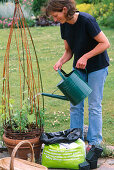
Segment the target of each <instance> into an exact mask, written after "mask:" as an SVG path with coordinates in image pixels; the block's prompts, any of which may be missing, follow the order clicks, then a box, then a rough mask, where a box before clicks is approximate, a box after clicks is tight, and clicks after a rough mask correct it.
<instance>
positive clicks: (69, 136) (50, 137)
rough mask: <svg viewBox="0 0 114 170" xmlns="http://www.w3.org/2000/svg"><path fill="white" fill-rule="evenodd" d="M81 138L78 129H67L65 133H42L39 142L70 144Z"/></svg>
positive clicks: (80, 132)
mask: <svg viewBox="0 0 114 170" xmlns="http://www.w3.org/2000/svg"><path fill="white" fill-rule="evenodd" d="M81 137H82V131H81V129H80V128H73V129H67V130H65V131H59V132H52V133H45V132H44V133H42V135H41V137H40V141H41V142H42V143H44V144H54V143H71V142H74V141H76V140H77V139H78V138H81Z"/></svg>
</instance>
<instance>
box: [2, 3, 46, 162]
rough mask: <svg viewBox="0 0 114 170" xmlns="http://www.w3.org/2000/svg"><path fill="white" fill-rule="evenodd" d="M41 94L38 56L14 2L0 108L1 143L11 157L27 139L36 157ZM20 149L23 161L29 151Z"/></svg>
mask: <svg viewBox="0 0 114 170" xmlns="http://www.w3.org/2000/svg"><path fill="white" fill-rule="evenodd" d="M13 33H14V34H13ZM13 35H14V36H13ZM14 47H16V48H14ZM30 47H32V49H31V50H30ZM40 92H43V86H42V79H41V72H40V68H39V62H38V57H37V54H36V50H35V46H34V43H33V39H32V36H31V33H30V30H29V28H28V26H27V24H26V20H25V18H24V15H23V12H22V10H21V7H20V4H19V1H18V0H15V10H14V16H13V20H12V24H11V28H10V33H9V38H8V43H7V48H6V53H5V57H4V65H3V88H2V104H1V107H0V119H1V126H2V127H3V128H2V127H1V128H2V129H4V132H3V141H4V143H5V145H6V146H7V148H8V151H9V153H10V154H11V152H12V150H13V148H14V147H15V145H16V144H18V143H19V142H20V141H21V140H29V141H30V142H31V143H32V145H33V148H34V151H35V158H36V159H38V158H39V154H40V150H41V143H40V141H39V138H40V135H41V133H42V131H43V125H44V98H43V96H39V95H38V93H40ZM24 149H25V150H24ZM20 150H21V151H18V153H17V155H18V157H20V158H23V159H26V158H27V156H26V155H27V154H25V156H24V153H26V152H28V146H25V145H23V146H22V147H21V148H20Z"/></svg>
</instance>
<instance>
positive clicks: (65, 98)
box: [41, 93, 68, 100]
mask: <svg viewBox="0 0 114 170" xmlns="http://www.w3.org/2000/svg"><path fill="white" fill-rule="evenodd" d="M41 95H43V96H47V97H52V98H57V99H61V100H68V98H67V97H66V96H61V95H56V94H49V93H41Z"/></svg>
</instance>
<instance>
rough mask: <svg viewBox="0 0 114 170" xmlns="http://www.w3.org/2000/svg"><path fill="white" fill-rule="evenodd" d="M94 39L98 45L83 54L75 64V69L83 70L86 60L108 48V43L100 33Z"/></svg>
mask: <svg viewBox="0 0 114 170" xmlns="http://www.w3.org/2000/svg"><path fill="white" fill-rule="evenodd" d="M94 39H95V40H96V41H97V42H98V45H97V46H96V47H95V48H94V49H93V50H91V51H89V52H88V53H86V54H84V55H83V56H82V57H81V58H80V59H79V60H78V61H77V64H76V67H77V68H81V69H85V67H86V65H87V60H88V59H89V58H92V57H94V56H96V55H98V54H100V53H102V52H104V51H105V50H106V49H107V48H109V47H110V43H109V41H108V39H107V37H106V36H105V35H104V33H103V32H102V31H101V32H100V33H99V34H98V35H97V36H95V37H94Z"/></svg>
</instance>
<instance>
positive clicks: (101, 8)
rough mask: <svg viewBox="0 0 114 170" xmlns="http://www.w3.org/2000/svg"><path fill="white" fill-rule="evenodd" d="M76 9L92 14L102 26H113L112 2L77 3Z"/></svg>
mask: <svg viewBox="0 0 114 170" xmlns="http://www.w3.org/2000/svg"><path fill="white" fill-rule="evenodd" d="M77 9H78V10H79V11H81V12H87V13H89V14H90V15H93V16H94V17H95V18H96V19H97V21H98V23H99V24H100V25H103V26H109V27H111V28H114V3H109V2H107V3H99V4H96V5H93V4H86V3H82V4H77Z"/></svg>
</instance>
